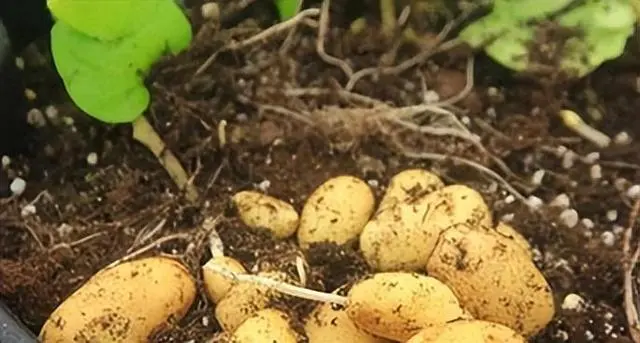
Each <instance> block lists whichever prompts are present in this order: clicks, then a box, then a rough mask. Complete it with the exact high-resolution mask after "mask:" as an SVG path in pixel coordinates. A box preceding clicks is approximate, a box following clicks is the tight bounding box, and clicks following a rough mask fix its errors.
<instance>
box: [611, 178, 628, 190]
mask: <svg viewBox="0 0 640 343" xmlns="http://www.w3.org/2000/svg"><path fill="white" fill-rule="evenodd" d="M628 183H629V181H627V179H625V178H623V177H617V178H616V179H615V180H613V186H614V187H615V188H616V189H617V190H618V192H624V190H625V189H626V188H627V184H628Z"/></svg>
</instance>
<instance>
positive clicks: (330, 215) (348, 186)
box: [298, 176, 375, 249]
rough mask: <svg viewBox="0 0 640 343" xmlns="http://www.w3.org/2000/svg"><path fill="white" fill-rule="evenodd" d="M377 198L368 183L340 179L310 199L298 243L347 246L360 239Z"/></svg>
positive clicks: (303, 210) (327, 182)
mask: <svg viewBox="0 0 640 343" xmlns="http://www.w3.org/2000/svg"><path fill="white" fill-rule="evenodd" d="M374 207H375V198H374V196H373V192H372V191H371V188H370V187H369V185H367V183H366V182H364V181H362V180H360V179H358V178H356V177H353V176H338V177H334V178H332V179H329V180H328V181H326V182H325V183H323V184H322V185H320V187H318V188H317V189H316V190H315V191H314V192H313V193H312V194H311V195H310V196H309V199H307V202H306V203H305V205H304V207H303V209H302V214H301V215H300V227H299V228H298V243H299V244H300V247H302V248H303V249H306V248H308V247H309V245H310V244H312V243H319V242H333V243H336V244H344V243H347V242H349V241H351V240H354V239H357V238H358V235H359V234H360V232H362V228H364V226H365V224H366V223H367V221H368V220H369V218H370V217H371V214H372V213H373V211H374Z"/></svg>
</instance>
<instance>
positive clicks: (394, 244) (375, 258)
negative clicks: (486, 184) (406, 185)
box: [360, 185, 493, 271]
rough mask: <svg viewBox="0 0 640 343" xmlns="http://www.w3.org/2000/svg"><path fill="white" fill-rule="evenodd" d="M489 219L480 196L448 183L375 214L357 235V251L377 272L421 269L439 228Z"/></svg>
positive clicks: (489, 221) (484, 223) (489, 223)
mask: <svg viewBox="0 0 640 343" xmlns="http://www.w3.org/2000/svg"><path fill="white" fill-rule="evenodd" d="M492 221H493V219H492V216H491V211H490V210H489V207H488V206H487V204H486V203H485V201H484V199H483V198H482V195H480V194H479V193H478V192H476V191H475V190H473V189H471V188H469V187H467V186H463V185H451V186H447V187H444V188H441V189H439V190H436V191H435V192H433V193H430V194H428V195H426V196H424V197H422V198H418V199H415V200H414V201H412V202H406V203H398V204H396V206H394V207H392V208H389V209H387V210H385V211H383V212H380V213H378V214H376V216H375V217H374V218H373V219H372V220H371V221H369V222H368V223H367V225H366V226H365V228H364V230H363V231H362V233H361V234H360V250H361V251H362V254H363V256H364V258H365V260H366V261H367V263H368V264H369V265H370V266H371V267H372V268H373V269H375V270H377V271H417V270H422V269H423V268H424V266H425V265H426V263H427V259H428V258H429V256H430V255H431V253H432V251H433V249H434V248H435V245H436V242H437V241H438V237H439V235H440V233H441V232H442V231H443V230H445V229H446V228H448V227H450V226H452V225H455V224H458V223H467V224H468V225H471V226H487V227H491V226H492V225H493V222H492Z"/></svg>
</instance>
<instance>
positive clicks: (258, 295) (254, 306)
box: [215, 272, 287, 332]
mask: <svg viewBox="0 0 640 343" xmlns="http://www.w3.org/2000/svg"><path fill="white" fill-rule="evenodd" d="M258 275H260V276H263V277H266V278H270V279H274V280H279V281H287V274H285V273H283V272H263V273H258ZM276 294H277V293H276V291H274V290H273V289H271V288H269V287H267V286H263V285H258V284H255V283H251V282H240V283H238V284H236V285H234V286H233V287H231V289H230V290H229V291H228V292H227V294H226V295H225V296H224V297H223V298H222V300H220V301H219V302H218V304H217V305H216V309H215V315H216V319H217V320H218V323H220V326H221V327H222V329H223V330H225V331H229V332H233V331H235V330H236V329H237V328H238V327H239V326H240V324H242V323H243V322H244V321H245V320H247V318H249V317H251V316H253V315H254V314H255V313H256V312H258V311H260V310H262V309H265V308H266V307H267V305H268V304H269V301H270V300H271V299H272V297H273V296H274V295H276Z"/></svg>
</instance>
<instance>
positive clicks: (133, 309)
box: [39, 257, 196, 343]
mask: <svg viewBox="0 0 640 343" xmlns="http://www.w3.org/2000/svg"><path fill="white" fill-rule="evenodd" d="M195 296H196V284H195V281H194V279H193V277H192V276H191V274H190V273H189V271H188V270H187V269H186V268H185V267H184V266H183V265H182V264H181V263H179V262H178V261H175V260H173V259H170V258H165V257H150V258H144V259H140V260H136V261H131V262H125V263H122V264H119V265H117V266H115V267H112V268H108V269H103V270H101V271H100V272H98V273H97V274H95V275H94V276H93V277H92V278H90V279H89V281H87V282H86V283H85V284H84V285H83V286H82V287H80V288H79V289H78V290H77V291H75V292H74V293H73V294H72V295H71V296H69V297H68V298H67V299H66V300H65V301H64V302H63V303H62V304H60V306H58V308H56V310H55V311H54V312H53V313H52V314H51V316H50V317H49V319H48V320H47V322H46V323H45V324H44V326H43V328H42V330H41V332H40V337H39V338H40V340H41V341H42V342H43V343H67V342H77V341H78V339H80V340H82V341H87V342H89V341H91V342H114V343H115V342H122V343H136V342H139V343H146V342H148V341H149V337H150V336H151V335H152V334H154V333H155V332H157V331H158V330H161V329H163V328H164V326H165V325H167V324H168V322H167V321H168V320H169V318H175V319H180V318H182V317H183V316H184V315H185V314H186V312H187V311H188V309H189V307H190V306H191V304H192V303H193V301H194V299H195Z"/></svg>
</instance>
